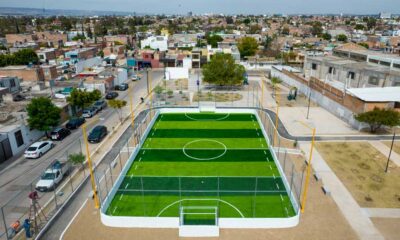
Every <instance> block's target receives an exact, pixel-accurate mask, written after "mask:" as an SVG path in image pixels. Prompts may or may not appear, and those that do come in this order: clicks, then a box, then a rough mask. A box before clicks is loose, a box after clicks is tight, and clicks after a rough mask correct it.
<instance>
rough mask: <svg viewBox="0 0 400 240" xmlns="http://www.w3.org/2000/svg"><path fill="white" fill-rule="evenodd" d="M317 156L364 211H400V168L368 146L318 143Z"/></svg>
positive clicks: (347, 143) (352, 143) (354, 143)
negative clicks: (376, 209) (386, 169)
mask: <svg viewBox="0 0 400 240" xmlns="http://www.w3.org/2000/svg"><path fill="white" fill-rule="evenodd" d="M316 147H317V150H318V152H319V153H320V154H321V155H322V157H323V158H324V159H325V161H326V162H327V163H328V164H329V166H330V167H331V168H332V170H333V171H334V172H335V174H336V175H337V176H338V177H339V178H340V180H341V181H342V182H343V184H344V185H345V186H346V187H347V189H348V190H349V191H350V192H351V194H352V195H353V197H354V198H355V199H356V201H357V202H358V203H359V204H360V205H361V206H362V207H379V208H400V168H399V167H397V166H396V165H395V164H391V165H390V168H389V172H388V173H385V166H386V161H387V158H386V157H385V156H384V155H383V154H381V153H380V152H379V151H378V150H376V149H375V148H374V147H373V146H371V145H370V144H369V143H367V142H343V143H317V144H316Z"/></svg>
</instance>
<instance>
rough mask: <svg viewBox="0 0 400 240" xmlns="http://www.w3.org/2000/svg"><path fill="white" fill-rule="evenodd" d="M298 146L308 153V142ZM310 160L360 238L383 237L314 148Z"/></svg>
mask: <svg viewBox="0 0 400 240" xmlns="http://www.w3.org/2000/svg"><path fill="white" fill-rule="evenodd" d="M300 148H301V149H302V150H303V151H304V152H305V154H306V155H309V154H310V143H305V142H301V143H300ZM312 161H313V162H312V165H313V169H314V171H315V172H316V173H318V175H319V176H320V178H321V179H322V182H323V184H324V186H326V187H327V188H328V189H329V190H330V191H331V196H332V198H333V200H334V201H335V202H336V204H337V205H338V207H339V209H340V210H341V211H342V213H343V215H344V217H345V218H346V219H347V221H348V222H349V224H350V225H351V226H352V228H353V229H354V231H355V232H356V233H357V235H358V236H359V237H360V239H365V240H379V239H384V237H383V236H382V235H381V233H380V232H379V231H378V230H377V229H376V228H375V226H374V224H373V223H372V221H371V220H370V219H369V217H368V216H367V215H366V214H365V213H364V211H363V210H362V208H360V206H359V205H358V203H357V202H356V201H355V200H354V198H353V196H351V194H350V192H349V191H348V190H347V189H346V187H345V186H344V185H343V183H342V182H341V181H340V180H339V178H338V177H337V176H336V175H335V173H334V172H333V171H332V169H331V168H330V167H329V166H328V164H327V163H326V162H325V160H324V159H323V158H322V156H321V155H320V154H319V153H318V151H317V150H316V149H314V153H313V160H312Z"/></svg>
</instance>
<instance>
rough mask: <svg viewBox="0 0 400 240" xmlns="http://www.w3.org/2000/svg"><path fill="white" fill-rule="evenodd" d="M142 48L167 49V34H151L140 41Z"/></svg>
mask: <svg viewBox="0 0 400 240" xmlns="http://www.w3.org/2000/svg"><path fill="white" fill-rule="evenodd" d="M140 46H141V48H142V49H144V48H146V47H150V48H151V49H154V50H159V51H167V50H168V37H167V36H151V37H148V38H146V39H143V40H141V41H140Z"/></svg>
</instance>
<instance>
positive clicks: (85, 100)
mask: <svg viewBox="0 0 400 240" xmlns="http://www.w3.org/2000/svg"><path fill="white" fill-rule="evenodd" d="M100 98H101V92H100V91H99V90H97V89H96V90H93V91H92V92H86V91H82V90H80V89H76V88H75V89H74V90H72V92H71V95H70V96H69V97H67V102H69V103H70V104H71V106H74V107H80V108H84V107H88V106H90V105H91V104H92V103H94V102H95V101H97V100H99V99H100Z"/></svg>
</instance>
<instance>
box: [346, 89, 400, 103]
mask: <svg viewBox="0 0 400 240" xmlns="http://www.w3.org/2000/svg"><path fill="white" fill-rule="evenodd" d="M347 92H348V93H350V94H351V95H353V96H355V97H357V98H359V99H361V100H363V101H365V102H400V87H384V88H349V89H347Z"/></svg>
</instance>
